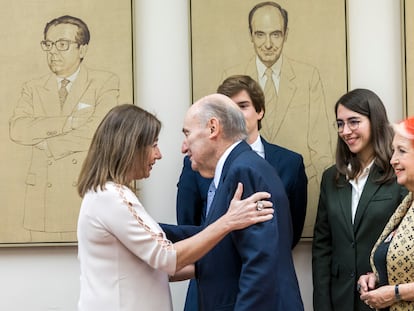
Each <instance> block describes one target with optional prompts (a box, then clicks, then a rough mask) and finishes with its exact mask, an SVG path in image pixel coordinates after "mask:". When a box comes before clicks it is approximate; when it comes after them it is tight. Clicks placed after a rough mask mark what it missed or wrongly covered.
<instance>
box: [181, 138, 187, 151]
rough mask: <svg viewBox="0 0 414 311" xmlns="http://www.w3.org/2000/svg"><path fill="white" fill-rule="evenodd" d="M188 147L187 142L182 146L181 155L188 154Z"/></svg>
mask: <svg viewBox="0 0 414 311" xmlns="http://www.w3.org/2000/svg"><path fill="white" fill-rule="evenodd" d="M187 151H188V147H187V144H186V142H185V141H183V143H182V144H181V153H187Z"/></svg>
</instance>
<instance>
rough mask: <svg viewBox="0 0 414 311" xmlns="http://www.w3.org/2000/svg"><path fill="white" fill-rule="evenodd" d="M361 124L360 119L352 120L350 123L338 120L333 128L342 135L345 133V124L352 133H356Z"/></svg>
mask: <svg viewBox="0 0 414 311" xmlns="http://www.w3.org/2000/svg"><path fill="white" fill-rule="evenodd" d="M359 123H361V120H358V119H350V120H348V121H342V120H336V121H335V122H334V124H333V126H334V128H335V129H336V130H337V131H338V133H342V132H343V131H344V128H345V124H346V125H347V126H348V128H349V129H350V130H351V131H355V130H356V129H357V128H358V127H359Z"/></svg>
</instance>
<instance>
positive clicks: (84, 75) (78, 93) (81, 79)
mask: <svg viewBox="0 0 414 311" xmlns="http://www.w3.org/2000/svg"><path fill="white" fill-rule="evenodd" d="M88 87H89V85H88V72H87V70H86V68H85V67H83V66H81V68H80V70H79V74H78V76H77V78H76V80H75V81H74V82H73V85H72V88H71V89H70V92H69V93H68V97H67V98H66V102H65V103H64V105H63V114H65V115H69V114H71V113H72V111H73V110H76V109H77V105H78V104H79V101H80V99H81V98H82V95H83V93H84V92H85V90H86V89H87V88H88Z"/></svg>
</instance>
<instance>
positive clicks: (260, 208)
mask: <svg viewBox="0 0 414 311" xmlns="http://www.w3.org/2000/svg"><path fill="white" fill-rule="evenodd" d="M263 208H264V205H263V202H262V201H257V202H256V210H257V211H259V212H260V211H261V210H263Z"/></svg>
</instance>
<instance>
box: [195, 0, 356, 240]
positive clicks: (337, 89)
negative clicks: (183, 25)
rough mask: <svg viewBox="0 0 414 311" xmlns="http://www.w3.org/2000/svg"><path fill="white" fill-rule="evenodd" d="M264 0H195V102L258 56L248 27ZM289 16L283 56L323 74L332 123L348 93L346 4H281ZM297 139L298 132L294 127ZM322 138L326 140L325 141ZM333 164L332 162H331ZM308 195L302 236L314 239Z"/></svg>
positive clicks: (313, 194)
mask: <svg viewBox="0 0 414 311" xmlns="http://www.w3.org/2000/svg"><path fill="white" fill-rule="evenodd" d="M259 2H261V1H257V0H255V1H253V0H244V1H238V0H226V1H222V0H209V1H204V0H192V1H191V32H192V37H191V38H192V74H193V100H196V99H198V98H200V97H202V96H204V95H206V94H209V93H212V92H215V91H216V89H217V86H218V85H219V83H220V82H221V81H222V78H223V71H224V70H225V69H227V68H229V67H231V66H234V65H237V64H238V63H240V62H242V61H243V60H246V59H249V58H250V57H251V56H253V55H254V50H253V46H252V44H251V42H250V37H249V29H248V13H249V11H250V9H251V8H252V7H253V6H254V5H255V4H256V3H259ZM276 2H278V3H279V4H280V5H281V6H282V7H283V8H285V9H286V10H287V11H288V14H289V23H288V28H289V33H288V39H287V42H286V43H285V45H284V50H283V53H284V54H286V55H288V56H289V57H290V58H292V59H295V60H298V61H301V62H304V63H307V64H311V65H313V66H315V67H316V68H317V69H318V70H319V73H320V75H321V80H322V83H323V87H324V92H325V100H326V105H327V113H328V117H329V118H330V120H329V124H332V123H333V121H334V118H335V115H334V108H333V107H334V105H335V102H336V100H337V99H338V98H339V97H340V96H341V95H342V94H344V93H345V92H346V91H347V79H348V77H347V45H346V1H345V0H331V1H325V0H308V1H287V0H281V1H276ZM329 129H330V130H331V133H327V135H330V137H332V141H331V143H330V144H329V142H328V140H326V143H327V144H329V145H330V148H331V150H332V152H334V150H335V146H336V137H337V134H336V133H335V131H334V128H333V126H329ZM291 134H292V137H294V136H295V135H305V134H304V133H296V132H295V125H294V124H292V131H291ZM320 139H322V140H323V139H325V138H324V137H321V138H320ZM332 163H333V158H332ZM315 188H319V187H313V188H312V190H311V191H310V193H309V194H308V196H309V199H308V201H309V203H308V211H307V217H306V221H305V227H304V231H303V234H302V235H303V237H311V236H312V234H313V225H314V220H315V216H316V209H317V200H318V197H319V190H318V189H315Z"/></svg>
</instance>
